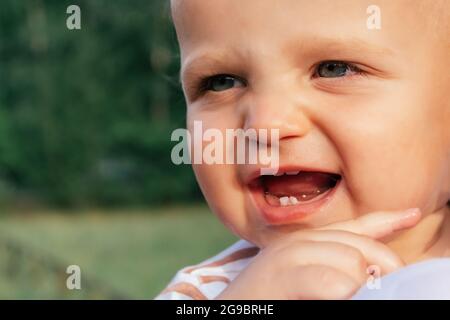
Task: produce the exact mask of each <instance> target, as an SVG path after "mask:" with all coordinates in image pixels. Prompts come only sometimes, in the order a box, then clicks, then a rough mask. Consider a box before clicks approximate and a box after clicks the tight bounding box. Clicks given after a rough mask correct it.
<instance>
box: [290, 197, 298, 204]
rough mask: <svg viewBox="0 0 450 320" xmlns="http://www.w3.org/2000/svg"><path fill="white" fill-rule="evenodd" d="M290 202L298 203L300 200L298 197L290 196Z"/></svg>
mask: <svg viewBox="0 0 450 320" xmlns="http://www.w3.org/2000/svg"><path fill="white" fill-rule="evenodd" d="M289 202H290V203H291V204H294V205H295V204H297V203H298V200H297V198H296V197H292V196H291V197H289Z"/></svg>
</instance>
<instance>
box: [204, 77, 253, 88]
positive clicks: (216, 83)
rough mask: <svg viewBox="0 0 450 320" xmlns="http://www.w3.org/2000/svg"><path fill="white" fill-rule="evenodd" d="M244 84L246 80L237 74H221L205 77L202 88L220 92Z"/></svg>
mask: <svg viewBox="0 0 450 320" xmlns="http://www.w3.org/2000/svg"><path fill="white" fill-rule="evenodd" d="M244 85H245V84H244V82H243V81H242V80H240V79H239V78H237V77H235V76H231V75H227V74H219V75H216V76H212V77H209V78H207V79H205V80H204V83H203V84H202V89H203V90H204V91H216V92H220V91H225V90H228V89H232V88H235V87H243V86H244Z"/></svg>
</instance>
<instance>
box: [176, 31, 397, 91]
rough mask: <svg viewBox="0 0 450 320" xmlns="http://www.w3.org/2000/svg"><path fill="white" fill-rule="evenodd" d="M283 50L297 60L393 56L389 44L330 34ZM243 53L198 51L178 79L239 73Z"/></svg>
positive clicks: (304, 40)
mask: <svg viewBox="0 0 450 320" xmlns="http://www.w3.org/2000/svg"><path fill="white" fill-rule="evenodd" d="M282 52H289V56H288V57H289V58H292V56H293V57H294V59H296V60H297V59H298V56H299V54H301V55H302V56H306V57H316V56H317V57H320V56H321V55H330V52H332V53H333V54H334V55H336V56H337V58H339V56H340V55H341V56H342V55H344V56H345V55H346V54H348V55H352V56H353V57H357V56H361V57H368V56H373V57H376V58H378V57H380V55H383V56H394V51H393V50H392V49H390V48H388V47H383V46H379V45H375V44H372V43H369V42H367V41H364V40H362V39H359V38H348V39H344V38H341V39H338V40H336V38H330V37H302V40H301V41H291V42H289V43H288V44H287V45H286V46H284V47H283V48H282ZM243 58H244V55H243V54H242V53H240V52H239V49H233V48H232V49H229V48H226V49H224V50H221V49H217V48H215V49H213V50H211V51H203V50H202V51H200V52H199V53H194V54H192V56H191V57H190V58H189V60H187V61H186V62H185V63H184V64H183V65H182V67H181V69H180V73H179V81H180V82H181V83H183V82H185V83H188V82H190V80H191V79H194V78H196V77H198V76H200V75H203V74H205V73H214V72H219V71H218V70H222V69H223V70H228V71H227V72H228V73H233V72H232V70H236V71H235V72H239V70H238V69H239V67H242V66H245V62H244V61H245V59H243Z"/></svg>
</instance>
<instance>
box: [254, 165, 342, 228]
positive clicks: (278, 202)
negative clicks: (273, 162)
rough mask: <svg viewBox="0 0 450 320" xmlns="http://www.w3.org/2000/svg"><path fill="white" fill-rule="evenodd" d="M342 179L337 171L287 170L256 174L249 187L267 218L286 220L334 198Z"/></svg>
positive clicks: (295, 217) (307, 212) (277, 221)
mask: <svg viewBox="0 0 450 320" xmlns="http://www.w3.org/2000/svg"><path fill="white" fill-rule="evenodd" d="M341 179H342V177H341V175H339V174H336V173H328V172H320V171H303V170H301V171H284V172H279V173H277V174H276V175H264V176H259V177H257V178H255V179H254V180H253V181H252V182H251V183H250V190H251V192H252V194H253V198H254V199H255V201H256V203H257V205H258V207H259V208H260V209H261V211H262V213H263V215H264V217H265V218H266V220H268V221H269V222H271V223H285V222H288V221H290V220H294V219H298V218H300V217H302V216H305V215H307V214H309V213H311V212H314V211H316V210H317V209H318V208H319V207H320V206H322V205H323V204H324V203H325V202H327V201H328V200H329V199H330V198H331V196H332V195H333V193H334V191H335V190H336V189H337V187H338V185H339V182H340V181H341Z"/></svg>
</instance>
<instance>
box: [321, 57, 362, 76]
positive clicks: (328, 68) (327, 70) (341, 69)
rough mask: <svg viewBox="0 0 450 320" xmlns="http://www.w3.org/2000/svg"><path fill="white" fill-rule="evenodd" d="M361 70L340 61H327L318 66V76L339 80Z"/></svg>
mask: <svg viewBox="0 0 450 320" xmlns="http://www.w3.org/2000/svg"><path fill="white" fill-rule="evenodd" d="M358 71H359V69H358V68H357V67H355V66H353V65H350V64H348V63H345V62H340V61H325V62H322V63H321V64H319V65H318V66H317V69H316V76H317V77H321V78H338V77H344V76H346V75H351V74H353V73H358Z"/></svg>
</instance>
